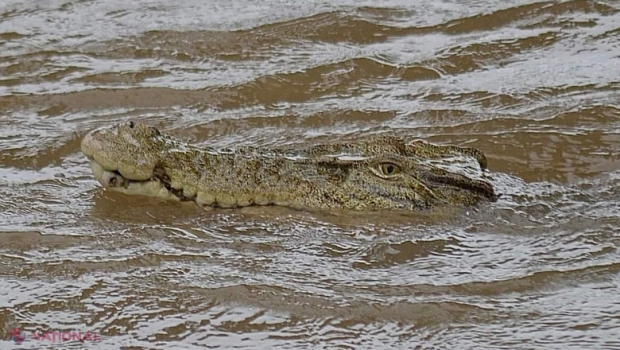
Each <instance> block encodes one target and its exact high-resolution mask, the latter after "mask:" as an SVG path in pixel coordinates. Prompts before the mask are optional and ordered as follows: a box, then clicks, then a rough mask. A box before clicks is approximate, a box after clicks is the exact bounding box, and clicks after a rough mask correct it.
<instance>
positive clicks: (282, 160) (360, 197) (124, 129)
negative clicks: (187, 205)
mask: <svg viewBox="0 0 620 350" xmlns="http://www.w3.org/2000/svg"><path fill="white" fill-rule="evenodd" d="M81 148H82V152H83V153H84V154H85V155H86V156H87V157H88V158H89V160H90V162H91V168H92V171H93V174H94V176H95V178H96V179H97V180H98V181H99V183H101V184H102V186H104V187H106V188H110V189H113V190H119V191H122V192H124V193H128V194H143V195H150V196H156V197H164V198H169V199H175V200H191V201H194V202H196V203H197V204H200V205H203V206H219V207H237V206H247V205H252V204H257V205H266V204H276V205H290V206H294V207H308V208H325V209H354V210H380V209H406V210H415V209H423V208H429V207H433V206H440V205H451V204H456V205H474V204H476V203H478V202H480V201H495V200H497V198H498V196H497V195H496V194H495V192H494V189H493V187H492V185H491V184H490V183H488V182H486V181H483V180H477V179H473V178H470V177H468V176H465V175H463V174H460V173H456V172H451V171H448V170H445V169H442V168H439V167H436V166H434V165H432V164H429V163H425V162H423V161H424V160H426V158H441V157H443V156H446V155H448V154H454V153H459V152H460V153H462V154H465V155H473V156H474V158H476V159H478V161H479V162H480V164H481V166H483V163H484V165H486V159H485V158H484V155H482V153H481V152H480V151H478V150H476V149H470V148H459V147H456V146H439V145H432V144H428V143H410V144H405V143H404V142H403V141H402V140H401V139H399V138H395V137H382V138H381V137H380V138H373V139H368V140H365V141H360V142H346V143H333V144H323V145H317V146H313V147H310V148H303V149H277V148H253V147H241V148H238V149H227V150H216V149H213V148H199V147H196V146H191V145H187V144H185V143H183V142H182V141H180V140H178V139H175V138H173V137H171V136H167V135H163V134H162V133H160V132H159V130H157V129H156V128H154V127H151V126H147V125H145V124H142V123H137V122H127V123H121V124H117V125H114V126H111V127H104V128H99V129H96V130H93V131H91V132H90V133H88V134H87V135H86V136H85V137H84V139H83V140H82V144H81ZM481 157H482V158H481Z"/></svg>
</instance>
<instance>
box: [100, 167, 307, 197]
mask: <svg viewBox="0 0 620 350" xmlns="http://www.w3.org/2000/svg"><path fill="white" fill-rule="evenodd" d="M89 160H90V167H91V170H92V172H93V175H94V177H95V179H97V181H98V182H99V183H100V184H101V185H102V186H103V187H104V188H106V189H109V190H112V191H116V192H120V193H124V194H130V195H143V196H149V197H155V198H160V199H164V200H173V201H177V202H193V203H195V204H197V205H198V206H200V207H203V208H208V207H213V208H240V207H247V206H251V205H259V206H265V205H278V206H286V207H291V208H296V209H301V208H302V206H301V205H298V204H296V203H294V202H291V201H289V200H282V199H280V198H271V196H254V197H253V198H246V199H245V200H239V199H237V198H233V197H232V196H228V195H222V196H216V195H214V194H211V193H207V192H199V193H195V195H193V196H192V197H186V196H184V195H183V191H182V190H176V189H174V188H172V187H171V186H170V183H169V182H170V181H169V179H167V180H166V179H165V174H164V178H161V177H160V176H158V175H157V171H156V172H155V173H154V174H153V176H152V177H151V178H150V179H148V180H130V179H127V178H125V177H123V176H122V175H121V174H120V172H118V171H117V170H108V169H106V168H105V167H103V166H102V165H101V164H99V163H97V161H95V160H94V159H92V158H89Z"/></svg>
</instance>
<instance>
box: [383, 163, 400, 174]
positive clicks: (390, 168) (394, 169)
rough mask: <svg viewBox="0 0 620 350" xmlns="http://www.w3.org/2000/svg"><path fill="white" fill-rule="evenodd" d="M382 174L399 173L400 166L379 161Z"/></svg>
mask: <svg viewBox="0 0 620 350" xmlns="http://www.w3.org/2000/svg"><path fill="white" fill-rule="evenodd" d="M381 172H382V173H383V175H396V174H398V173H400V167H399V166H398V165H396V164H394V163H381Z"/></svg>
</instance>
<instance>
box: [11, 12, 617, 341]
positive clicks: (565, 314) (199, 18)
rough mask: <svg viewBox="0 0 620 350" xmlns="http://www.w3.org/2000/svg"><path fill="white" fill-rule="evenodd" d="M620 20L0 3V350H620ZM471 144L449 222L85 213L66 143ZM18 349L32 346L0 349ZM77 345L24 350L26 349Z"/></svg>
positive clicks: (86, 173)
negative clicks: (469, 202) (472, 180)
mask: <svg viewBox="0 0 620 350" xmlns="http://www.w3.org/2000/svg"><path fill="white" fill-rule="evenodd" d="M619 11H620V3H618V2H616V1H585V0H584V1H578V0H573V1H530V0H510V1H474V0H471V1H451V0H434V1H429V0H421V1H404V0H389V1H383V2H379V1H350V0H334V1H301V0H299V1H290V0H280V1H275V0H271V1H261V2H252V1H249V0H231V1H229V2H226V1H223V0H216V1H198V0H187V1H163V0H153V1H145V0H141V1H118V0H111V1H103V0H93V1H60V0H59V1H51V0H50V1H36V2H35V1H30V2H23V1H16V0H4V1H2V3H1V4H0V125H1V127H0V332H1V333H2V335H1V336H0V338H1V339H0V348H1V349H47V348H50V349H84V348H87V349H203V348H220V349H228V348H235V349H332V348H334V349H620V286H619V283H620V275H619V272H620V252H619V251H618V249H619V246H620V157H619V152H620V12H619ZM130 119H138V120H144V121H146V122H148V123H151V124H153V125H157V126H159V127H161V128H162V129H163V130H165V131H167V132H170V133H173V134H175V135H177V136H179V137H182V138H185V139H187V140H188V141H190V142H193V143H198V144H202V145H214V146H235V145H264V146H271V145H285V144H287V145H305V144H307V143H312V142H319V141H327V140H334V139H345V138H346V139H355V138H362V137H365V136H368V135H374V134H396V135H399V136H403V137H407V138H411V139H418V138H421V139H426V140H428V141H431V142H437V143H453V144H459V145H467V146H475V147H479V148H480V149H482V150H483V151H484V152H485V153H486V154H487V156H488V158H489V168H490V174H489V176H490V178H491V179H492V181H493V183H494V185H495V186H496V187H497V189H498V191H499V192H501V193H503V194H504V195H503V197H502V198H501V199H500V201H499V202H497V203H495V204H491V205H483V206H481V207H479V208H477V209H471V210H467V211H463V212H457V213H450V214H449V215H442V216H438V217H437V216H424V215H411V216H406V217H403V216H398V217H392V216H390V215H389V214H386V215H379V216H373V215H368V216H366V215H360V216H340V215H333V214H329V213H323V214H322V213H310V212H299V211H291V210H286V209H283V208H251V209H250V210H221V211H212V212H204V211H201V210H200V209H197V208H196V207H193V206H191V205H189V206H188V205H180V204H175V203H162V202H159V201H157V200H151V199H146V198H138V197H128V196H122V195H117V194H113V193H109V192H106V191H103V190H102V189H101V188H100V187H99V186H98V185H97V183H96V182H95V180H94V178H93V177H92V176H91V174H90V170H89V167H88V164H87V161H86V159H85V158H84V157H83V156H82V155H81V153H80V152H79V142H80V139H81V137H83V136H84V134H85V133H86V132H87V131H88V130H91V129H93V128H95V127H99V126H103V125H109V124H110V123H113V122H118V121H124V120H130ZM16 327H19V328H20V330H21V331H22V332H24V335H25V337H26V339H25V341H24V342H23V343H21V344H17V343H15V342H14V341H11V340H9V335H10V333H11V331H12V330H13V329H15V328H16ZM64 331H76V332H77V331H79V332H94V333H96V334H97V336H98V338H97V339H96V340H85V341H84V342H83V343H81V342H79V341H58V340H57V341H52V340H50V339H40V340H37V339H35V338H34V336H33V334H32V333H33V332H39V333H35V334H42V333H41V332H64Z"/></svg>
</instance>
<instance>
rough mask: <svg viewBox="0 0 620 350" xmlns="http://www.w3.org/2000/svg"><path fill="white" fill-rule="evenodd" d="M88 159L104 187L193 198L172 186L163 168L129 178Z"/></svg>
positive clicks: (183, 199) (178, 198) (173, 198)
mask: <svg viewBox="0 0 620 350" xmlns="http://www.w3.org/2000/svg"><path fill="white" fill-rule="evenodd" d="M89 161H90V168H91V170H92V173H93V175H94V177H95V179H96V180H97V181H98V182H99V183H100V184H101V186H103V187H104V188H106V189H110V190H113V191H117V192H122V193H124V194H132V195H135V194H138V195H146V196H150V197H157V198H162V199H171V200H177V201H192V200H194V198H189V197H186V196H185V195H184V194H183V191H182V190H177V189H175V188H172V186H171V185H170V178H169V177H168V176H167V175H166V173H165V172H164V171H163V169H157V168H156V169H155V170H154V171H153V174H152V176H151V177H150V178H149V179H147V180H131V179H128V178H126V177H124V176H123V175H121V173H120V172H119V171H118V170H109V169H106V168H105V167H103V166H102V165H101V164H99V163H98V162H97V161H96V160H94V159H93V158H89ZM158 170H162V171H158Z"/></svg>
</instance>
